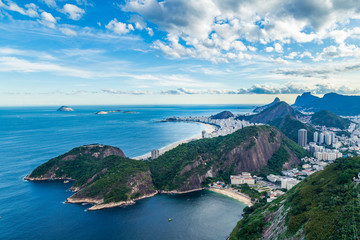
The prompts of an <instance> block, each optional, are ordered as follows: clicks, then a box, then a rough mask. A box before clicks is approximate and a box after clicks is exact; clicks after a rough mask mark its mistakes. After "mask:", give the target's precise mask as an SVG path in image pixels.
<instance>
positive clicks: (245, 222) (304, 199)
mask: <svg viewBox="0 0 360 240" xmlns="http://www.w3.org/2000/svg"><path fill="white" fill-rule="evenodd" d="M359 172H360V158H359V157H356V158H348V159H338V160H336V162H335V163H333V164H331V165H329V166H328V167H326V168H325V169H324V170H323V171H320V172H317V173H315V174H313V175H311V176H309V177H308V178H307V179H305V180H304V181H302V182H301V183H299V184H298V185H296V186H295V187H293V188H292V189H291V190H290V191H288V192H287V193H286V194H285V195H283V196H281V197H279V198H278V199H276V200H274V201H273V202H271V203H267V204H265V205H261V204H257V205H255V206H253V207H250V208H249V207H247V208H245V209H244V212H245V214H244V217H243V219H242V220H241V221H239V222H238V224H237V225H236V227H235V228H234V230H233V232H232V233H231V236H230V238H229V239H230V240H237V239H244V240H245V239H246V240H247V239H267V240H270V239H308V240H338V239H359V229H360V205H359V197H358V196H359V190H360V186H359V185H357V184H355V183H353V181H352V179H353V177H356V176H357V174H358V173H359Z"/></svg>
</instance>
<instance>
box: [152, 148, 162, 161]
mask: <svg viewBox="0 0 360 240" xmlns="http://www.w3.org/2000/svg"><path fill="white" fill-rule="evenodd" d="M159 156H160V152H159V149H154V150H152V151H151V159H156V158H158V157H159Z"/></svg>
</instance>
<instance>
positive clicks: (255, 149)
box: [25, 126, 306, 210]
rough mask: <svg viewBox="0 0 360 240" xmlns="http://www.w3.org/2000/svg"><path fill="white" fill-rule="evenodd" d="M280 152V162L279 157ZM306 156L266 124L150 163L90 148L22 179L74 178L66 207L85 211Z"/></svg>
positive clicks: (202, 184)
mask: <svg viewBox="0 0 360 240" xmlns="http://www.w3.org/2000/svg"><path fill="white" fill-rule="evenodd" d="M279 154H281V156H282V157H281V158H279ZM305 155H306V152H305V151H304V150H303V149H302V148H300V147H299V146H297V145H296V144H295V143H294V142H292V141H291V140H290V139H288V138H287V137H286V136H285V135H283V134H282V133H281V132H279V131H278V130H277V129H276V128H274V127H270V126H250V127H245V128H243V129H240V130H238V131H236V132H234V133H232V134H229V135H226V136H222V137H214V138H206V139H200V140H197V141H192V142H189V143H184V144H181V145H179V146H177V147H176V148H174V149H172V150H170V151H167V152H165V153H164V154H163V155H161V156H159V157H158V158H157V159H154V160H152V161H139V160H133V159H129V158H126V156H125V155H124V154H123V152H122V151H121V150H120V149H118V148H115V147H111V146H106V145H100V144H92V145H86V146H81V147H78V148H74V149H73V150H71V151H69V152H67V153H65V154H63V155H61V156H58V157H56V158H53V159H51V160H50V161H48V162H46V163H44V164H42V165H41V166H39V167H38V168H36V169H35V170H34V171H33V172H32V173H31V174H29V175H28V176H27V177H26V178H25V179H26V180H29V181H44V180H72V181H74V184H73V186H72V187H71V190H72V191H74V192H75V193H74V195H72V196H71V197H69V198H68V199H67V202H69V203H91V204H94V206H93V207H91V208H90V209H89V210H98V209H102V208H109V207H115V206H121V205H130V204H133V203H134V201H136V200H138V199H142V198H145V197H151V196H153V195H155V194H157V193H159V192H161V193H185V192H189V191H196V190H201V189H204V188H207V187H208V185H209V183H211V182H212V181H215V180H217V179H222V180H224V181H227V182H229V179H230V175H232V174H239V173H241V172H243V171H249V172H256V171H260V170H261V169H262V168H264V167H266V168H267V169H268V171H270V172H278V171H279V170H280V171H281V170H282V169H287V168H288V166H290V165H297V164H299V163H300V158H302V157H303V156H305Z"/></svg>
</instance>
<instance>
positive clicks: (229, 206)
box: [0, 105, 252, 240]
mask: <svg viewBox="0 0 360 240" xmlns="http://www.w3.org/2000/svg"><path fill="white" fill-rule="evenodd" d="M56 108H57V107H28V108H0V156H1V157H0V216H1V219H0V239H124V240H126V239H225V238H226V237H227V236H228V234H229V233H230V232H231V230H232V228H233V227H234V226H235V225H236V222H237V221H238V220H239V219H240V218H241V214H242V209H243V208H244V207H245V205H244V204H242V203H239V202H237V201H234V200H233V199H230V198H227V197H224V196H221V195H218V194H215V193H212V192H207V191H201V192H196V193H190V194H184V195H179V196H172V195H171V196H169V195H157V196H155V197H153V198H149V199H144V200H141V201H138V202H137V203H136V204H135V205H133V206H129V207H126V208H114V209H107V210H102V211H95V212H87V211H86V208H87V207H88V206H83V205H76V204H63V201H64V200H65V199H66V198H67V197H69V196H70V195H71V192H69V191H67V189H68V188H69V187H70V186H71V185H69V184H63V183H59V182H58V183H57V182H44V183H32V182H26V181H23V177H24V176H26V175H27V174H29V173H30V172H31V171H32V170H33V169H34V168H35V167H37V166H38V165H40V164H41V163H43V162H45V161H47V160H49V159H50V158H52V157H55V156H58V155H60V154H62V153H64V152H67V151H69V150H71V149H72V148H74V147H77V146H80V145H84V144H91V143H101V144H109V145H113V146H117V147H119V148H121V149H122V150H123V151H124V153H125V155H126V156H128V157H135V156H139V155H142V154H145V153H147V152H149V151H151V150H152V149H155V148H161V147H164V146H166V145H168V144H171V143H173V142H175V141H179V140H182V139H186V138H189V137H191V136H194V135H197V134H199V133H200V132H201V131H202V130H203V129H204V127H203V126H202V125H200V124H195V123H174V122H173V123H170V122H168V123H157V122H156V121H158V120H161V119H164V118H167V117H171V116H208V115H212V114H215V113H218V112H220V111H223V110H230V111H232V112H234V113H244V112H248V111H250V110H251V109H252V106H244V105H239V106H220V105H219V106H116V107H115V106H101V107H100V106H86V107H85V106H81V107H80V106H79V107H76V106H73V108H74V109H75V110H76V111H75V112H56V111H55V110H56ZM116 109H121V110H131V111H136V112H137V113H135V114H124V113H109V114H108V115H95V114H94V112H96V111H100V110H116ZM168 218H172V219H173V221H172V222H168Z"/></svg>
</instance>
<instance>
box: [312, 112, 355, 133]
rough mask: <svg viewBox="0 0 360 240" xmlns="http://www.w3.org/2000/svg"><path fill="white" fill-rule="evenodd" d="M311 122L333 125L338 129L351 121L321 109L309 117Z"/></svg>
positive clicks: (347, 125) (345, 127)
mask: <svg viewBox="0 0 360 240" xmlns="http://www.w3.org/2000/svg"><path fill="white" fill-rule="evenodd" d="M311 122H312V124H314V125H320V126H326V127H334V128H340V129H347V128H348V127H349V126H350V123H351V121H350V120H348V119H345V118H342V117H339V116H338V115H336V114H334V113H332V112H330V111H328V110H322V111H319V112H316V113H314V114H313V115H312V117H311Z"/></svg>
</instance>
